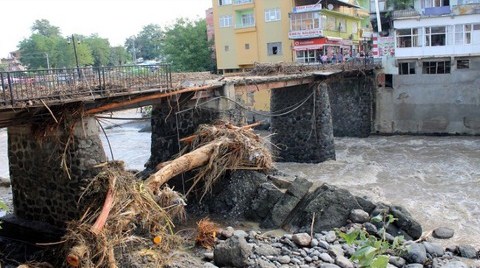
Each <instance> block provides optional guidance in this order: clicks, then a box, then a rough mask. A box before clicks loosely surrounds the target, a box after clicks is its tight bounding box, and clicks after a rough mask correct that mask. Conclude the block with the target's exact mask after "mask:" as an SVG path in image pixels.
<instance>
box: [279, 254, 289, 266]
mask: <svg viewBox="0 0 480 268" xmlns="http://www.w3.org/2000/svg"><path fill="white" fill-rule="evenodd" d="M278 262H279V263H281V264H287V263H290V256H288V255H284V256H281V257H279V258H278Z"/></svg>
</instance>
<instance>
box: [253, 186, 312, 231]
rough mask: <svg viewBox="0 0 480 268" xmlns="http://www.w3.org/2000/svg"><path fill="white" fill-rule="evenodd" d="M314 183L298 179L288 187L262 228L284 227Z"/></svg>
mask: <svg viewBox="0 0 480 268" xmlns="http://www.w3.org/2000/svg"><path fill="white" fill-rule="evenodd" d="M312 184H313V183H312V182H311V181H309V180H307V179H305V178H300V177H297V178H295V180H294V181H293V183H292V184H291V185H290V187H288V189H287V192H286V193H285V194H284V195H282V197H281V198H280V199H279V200H278V202H277V203H276V204H275V205H274V206H273V208H272V210H271V213H270V215H269V216H268V217H267V218H265V220H264V221H263V222H262V224H261V227H262V228H278V227H281V226H282V225H283V223H284V222H285V221H286V219H287V218H288V216H289V215H290V214H291V213H292V211H293V210H294V209H295V208H296V207H297V205H298V203H300V201H301V200H302V199H303V198H304V196H305V195H306V194H307V193H308V191H309V189H310V187H311V186H312Z"/></svg>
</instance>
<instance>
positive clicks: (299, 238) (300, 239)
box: [292, 233, 312, 247]
mask: <svg viewBox="0 0 480 268" xmlns="http://www.w3.org/2000/svg"><path fill="white" fill-rule="evenodd" d="M292 240H293V242H294V243H295V244H297V245H299V246H302V247H306V246H309V245H310V242H312V237H311V236H310V235H309V234H307V233H298V234H294V235H293V236H292Z"/></svg>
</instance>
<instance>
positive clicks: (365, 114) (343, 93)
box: [324, 72, 374, 137]
mask: <svg viewBox="0 0 480 268" xmlns="http://www.w3.org/2000/svg"><path fill="white" fill-rule="evenodd" d="M324 82H325V83H327V84H328V95H329V97H330V104H331V107H332V121H333V134H334V136H335V137H345V136H347V137H368V136H369V135H370V133H371V128H372V123H371V122H372V109H373V107H372V104H373V89H374V81H373V79H372V76H368V75H364V74H361V73H358V72H356V73H351V74H349V73H341V74H337V75H334V76H331V77H329V78H328V79H326V80H325V81H324Z"/></svg>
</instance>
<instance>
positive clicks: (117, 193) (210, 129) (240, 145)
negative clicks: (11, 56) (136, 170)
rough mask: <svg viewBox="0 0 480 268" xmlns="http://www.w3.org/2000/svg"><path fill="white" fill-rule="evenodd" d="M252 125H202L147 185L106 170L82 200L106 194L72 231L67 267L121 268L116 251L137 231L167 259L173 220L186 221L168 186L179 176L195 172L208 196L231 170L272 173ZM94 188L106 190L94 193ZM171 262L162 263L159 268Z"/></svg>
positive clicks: (115, 169)
mask: <svg viewBox="0 0 480 268" xmlns="http://www.w3.org/2000/svg"><path fill="white" fill-rule="evenodd" d="M253 126H254V125H249V126H245V127H237V126H234V125H232V124H230V123H225V122H219V123H217V124H215V125H202V126H201V127H200V128H199V129H198V131H197V132H196V134H195V135H194V136H192V137H193V138H189V143H188V145H187V146H186V149H185V150H186V151H183V152H182V155H181V156H179V157H177V158H175V159H173V160H171V161H168V162H165V163H160V164H159V165H157V168H158V171H156V172H155V173H154V174H152V175H151V176H150V177H149V178H148V179H147V180H146V181H144V182H139V181H136V179H135V178H134V177H133V175H132V174H129V173H128V172H126V171H124V170H123V168H122V167H120V168H119V167H118V165H113V166H111V165H106V166H104V167H103V169H104V170H103V171H102V172H100V174H99V176H97V178H96V180H95V181H94V182H92V183H91V185H90V186H89V189H87V190H86V193H84V195H83V196H85V197H84V198H87V197H89V196H91V194H89V193H88V191H89V190H90V191H91V192H92V193H97V194H96V195H98V193H101V192H103V193H106V194H103V196H98V198H97V199H98V200H97V202H92V205H91V207H90V210H89V211H92V212H90V213H87V214H86V215H85V216H84V217H83V219H81V220H80V221H79V222H76V223H72V224H71V225H70V226H69V228H68V232H67V235H66V237H65V240H66V241H67V243H66V245H65V246H66V253H67V255H66V256H67V259H66V260H67V263H68V264H69V265H70V266H72V267H112V268H113V267H117V266H118V264H117V262H116V259H115V257H116V256H115V253H114V252H116V249H117V248H118V247H124V246H125V244H127V243H131V241H133V240H139V239H140V238H135V239H133V238H132V237H133V236H134V230H136V229H138V228H141V229H142V230H143V231H142V233H147V234H149V236H150V237H148V239H147V240H145V239H143V240H142V241H144V243H146V242H145V241H148V243H150V246H155V247H156V248H158V249H161V250H159V251H158V254H164V255H163V256H167V253H168V252H169V251H170V250H171V249H172V248H173V247H175V246H176V245H177V244H178V239H177V240H176V238H175V235H174V233H173V229H172V228H173V226H174V225H173V220H172V219H174V218H180V219H181V218H184V217H185V211H184V205H185V201H184V198H183V197H182V196H181V195H180V194H179V193H178V192H175V191H173V190H172V189H170V188H169V187H168V186H166V183H167V182H168V181H169V180H170V179H171V178H173V177H174V176H176V175H178V174H181V173H184V172H187V171H192V170H194V171H195V172H196V176H195V177H194V183H193V186H196V185H200V184H201V183H203V185H204V186H203V195H204V194H205V193H207V192H208V191H209V190H210V189H211V187H212V185H213V184H214V183H215V181H216V180H217V179H218V178H219V177H220V176H221V175H223V174H224V173H225V171H227V170H231V169H232V170H235V169H242V168H248V169H258V170H268V169H271V168H272V158H271V155H270V152H269V151H268V149H266V148H265V147H264V144H263V141H262V140H261V139H260V138H259V136H257V135H256V134H255V133H254V132H253V131H252V129H251V128H252V127H253ZM187 151H188V152H187ZM193 186H192V188H193ZM95 187H100V188H102V189H103V190H101V189H100V190H99V189H93V188H95ZM99 208H101V209H99ZM212 230H213V227H212ZM205 237H206V238H208V239H206V238H205ZM205 237H204V238H202V241H203V242H205V243H206V244H209V243H208V242H209V241H210V240H209V239H213V238H214V237H215V232H214V231H212V232H210V233H209V234H208V235H207V236H205ZM204 240H205V241H204ZM207 240H208V241H207ZM176 241H177V242H176ZM166 259H167V258H166V257H163V258H162V257H159V258H157V259H156V260H157V261H158V265H159V266H158V267H160V266H161V264H163V262H165V261H166Z"/></svg>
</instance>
